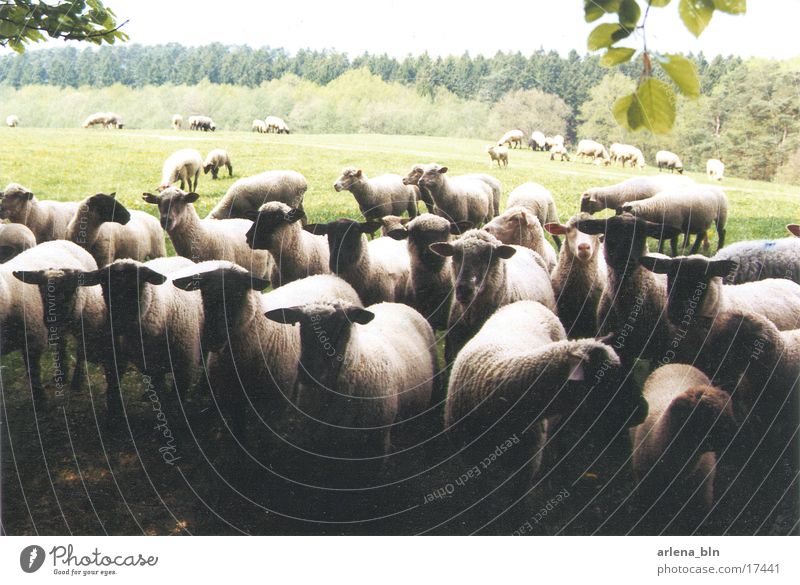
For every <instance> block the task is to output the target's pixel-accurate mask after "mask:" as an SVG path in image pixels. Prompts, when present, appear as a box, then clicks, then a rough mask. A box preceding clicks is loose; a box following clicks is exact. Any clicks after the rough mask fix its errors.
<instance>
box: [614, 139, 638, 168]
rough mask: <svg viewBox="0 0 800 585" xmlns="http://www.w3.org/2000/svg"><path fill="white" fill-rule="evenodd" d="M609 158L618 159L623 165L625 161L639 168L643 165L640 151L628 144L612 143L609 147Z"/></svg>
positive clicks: (615, 160)
mask: <svg viewBox="0 0 800 585" xmlns="http://www.w3.org/2000/svg"><path fill="white" fill-rule="evenodd" d="M610 160H611V162H617V161H619V162H620V163H622V166H623V167H625V163H626V162H627V163H628V164H629V165H630V166H631V167H633V166H634V165H636V166H637V167H639V168H640V169H643V168H644V167H645V164H644V155H643V154H642V151H641V150H639V149H638V148H636V147H635V146H631V145H630V144H619V143H618V142H615V143H614V144H612V145H611V148H610Z"/></svg>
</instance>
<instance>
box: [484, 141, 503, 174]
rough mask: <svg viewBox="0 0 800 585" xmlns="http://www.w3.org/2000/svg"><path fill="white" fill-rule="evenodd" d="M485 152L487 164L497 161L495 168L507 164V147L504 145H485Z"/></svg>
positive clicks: (490, 164)
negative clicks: (487, 157)
mask: <svg viewBox="0 0 800 585" xmlns="http://www.w3.org/2000/svg"><path fill="white" fill-rule="evenodd" d="M486 152H488V153H489V158H490V159H491V160H490V161H489V166H490V167H491V166H492V162H496V163H497V168H498V169H499V168H500V166H501V164H502V166H503V167H507V166H508V148H506V147H505V146H487V147H486Z"/></svg>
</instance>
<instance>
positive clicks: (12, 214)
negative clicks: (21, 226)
mask: <svg viewBox="0 0 800 585" xmlns="http://www.w3.org/2000/svg"><path fill="white" fill-rule="evenodd" d="M31 199H33V193H32V192H30V191H28V190H27V189H26V188H25V187H23V186H22V185H17V184H16V183H11V184H10V185H8V186H7V187H6V188H5V191H3V193H2V198H0V219H10V220H12V221H15V222H23V221H25V217H26V216H27V214H28V202H29V201H30V200H31Z"/></svg>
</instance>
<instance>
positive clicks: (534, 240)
mask: <svg viewBox="0 0 800 585" xmlns="http://www.w3.org/2000/svg"><path fill="white" fill-rule="evenodd" d="M483 229H485V230H486V231H487V232H489V233H490V234H491V235H493V236H494V237H495V238H497V239H498V240H500V241H501V242H503V243H504V244H509V245H510V244H514V245H517V246H522V247H524V248H530V249H531V250H533V251H534V252H536V253H537V254H539V255H540V256H541V257H542V259H543V260H544V262H545V265H546V267H547V272H548V273H549V272H552V271H553V269H554V268H555V267H556V262H557V259H556V251H555V250H554V249H553V247H552V246H551V245H550V243H549V242H548V241H547V240H545V238H544V229H542V224H541V222H540V221H539V218H538V217H536V216H535V215H534V214H533V213H532V212H531V211H530V209H529V208H527V207H523V206H521V205H517V206H514V207H509V208H508V209H506V210H505V211H504V212H503V213H502V214H501V215H498V216H497V217H495V218H494V219H493V220H492V221H490V222H489V223H487V224H486V225H485V226H483Z"/></svg>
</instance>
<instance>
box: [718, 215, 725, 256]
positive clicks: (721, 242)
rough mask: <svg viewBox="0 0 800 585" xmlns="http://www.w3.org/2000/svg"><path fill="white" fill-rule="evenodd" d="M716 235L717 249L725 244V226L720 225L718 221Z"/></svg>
mask: <svg viewBox="0 0 800 585" xmlns="http://www.w3.org/2000/svg"><path fill="white" fill-rule="evenodd" d="M717 236H718V237H719V241H718V242H717V250H719V249H720V248H722V247H723V246H724V245H725V228H724V227H722V226H721V225H720V224H719V222H717Z"/></svg>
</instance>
